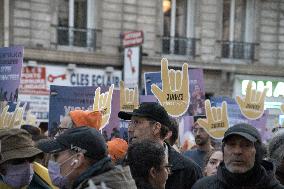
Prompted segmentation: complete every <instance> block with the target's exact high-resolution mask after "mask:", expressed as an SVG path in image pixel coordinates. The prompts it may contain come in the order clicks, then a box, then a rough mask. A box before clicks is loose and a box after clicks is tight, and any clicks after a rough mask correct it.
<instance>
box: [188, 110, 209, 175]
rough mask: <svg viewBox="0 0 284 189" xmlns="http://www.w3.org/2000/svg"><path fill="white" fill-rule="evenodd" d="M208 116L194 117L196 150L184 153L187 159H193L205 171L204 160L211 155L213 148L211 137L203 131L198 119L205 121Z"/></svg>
mask: <svg viewBox="0 0 284 189" xmlns="http://www.w3.org/2000/svg"><path fill="white" fill-rule="evenodd" d="M204 118H206V116H204V115H203V116H202V115H200V116H194V125H193V127H192V133H193V135H194V139H195V143H196V148H194V149H191V150H188V151H186V152H184V155H185V156H186V157H189V158H190V159H192V160H193V161H194V162H195V163H197V164H198V165H199V166H200V168H201V169H202V170H203V169H204V159H205V157H206V156H207V155H208V154H209V152H210V151H211V150H213V147H212V146H211V138H210V135H209V134H208V133H207V132H206V130H205V129H203V128H202V127H201V126H200V125H199V124H198V123H197V120H198V119H204Z"/></svg>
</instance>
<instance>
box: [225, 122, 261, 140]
mask: <svg viewBox="0 0 284 189" xmlns="http://www.w3.org/2000/svg"><path fill="white" fill-rule="evenodd" d="M232 135H239V136H242V137H244V138H246V139H247V140H249V141H251V142H260V143H261V136H260V134H259V132H258V130H257V129H256V128H255V127H253V126H251V125H249V124H246V123H239V124H236V125H234V126H232V127H230V128H229V129H228V130H227V131H226V132H225V134H224V138H223V140H222V141H223V142H224V141H226V139H228V138H229V137H230V136H232Z"/></svg>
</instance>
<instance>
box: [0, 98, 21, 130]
mask: <svg viewBox="0 0 284 189" xmlns="http://www.w3.org/2000/svg"><path fill="white" fill-rule="evenodd" d="M8 109H9V106H8V105H6V106H5V107H4V108H3V110H2V112H1V114H0V128H20V126H21V122H22V120H23V114H24V111H25V109H26V104H24V106H23V107H20V104H19V103H18V104H17V106H16V109H15V111H14V112H8Z"/></svg>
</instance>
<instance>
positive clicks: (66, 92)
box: [48, 85, 119, 137]
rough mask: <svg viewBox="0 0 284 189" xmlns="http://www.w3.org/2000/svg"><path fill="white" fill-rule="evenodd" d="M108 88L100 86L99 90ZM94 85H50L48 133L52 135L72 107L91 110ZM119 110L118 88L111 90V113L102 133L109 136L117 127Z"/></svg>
mask: <svg viewBox="0 0 284 189" xmlns="http://www.w3.org/2000/svg"><path fill="white" fill-rule="evenodd" d="M106 90H108V88H107V87H101V92H105V91H106ZM95 91H96V87H91V86H85V87H67V86H56V85H52V86H51V87H50V94H51V95H50V101H49V126H48V130H49V134H50V135H53V134H54V133H55V132H56V129H57V127H58V126H59V124H60V121H61V120H62V119H63V117H64V116H65V115H66V114H68V113H69V111H71V110H74V109H83V110H87V109H89V110H92V106H93V103H94V95H95ZM118 112H119V90H113V96H112V102H111V115H110V119H109V124H108V125H106V127H105V128H104V129H103V131H104V133H106V134H107V135H108V137H110V136H111V134H113V133H115V132H119V131H116V130H117V129H114V128H118V127H119V119H118V117H117V114H118Z"/></svg>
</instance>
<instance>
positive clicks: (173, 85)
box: [151, 58, 190, 117]
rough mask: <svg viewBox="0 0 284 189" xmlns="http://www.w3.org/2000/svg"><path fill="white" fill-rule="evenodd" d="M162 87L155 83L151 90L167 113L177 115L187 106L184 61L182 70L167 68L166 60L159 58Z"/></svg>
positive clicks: (186, 72)
mask: <svg viewBox="0 0 284 189" xmlns="http://www.w3.org/2000/svg"><path fill="white" fill-rule="evenodd" d="M161 78H162V89H160V88H159V87H158V86H157V85H156V84H152V85H151V91H152V93H153V94H154V95H155V96H156V98H157V99H158V100H159V102H160V104H161V105H162V106H163V107H164V108H165V109H166V111H167V112H168V114H169V115H171V116H173V117H179V116H181V115H182V114H184V113H185V112H186V111H187V109H188V106H189V98H190V97H189V81H188V64H186V63H184V64H183V66H182V71H179V70H173V69H170V70H169V69H168V60H167V59H166V58H163V59H162V60H161Z"/></svg>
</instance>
